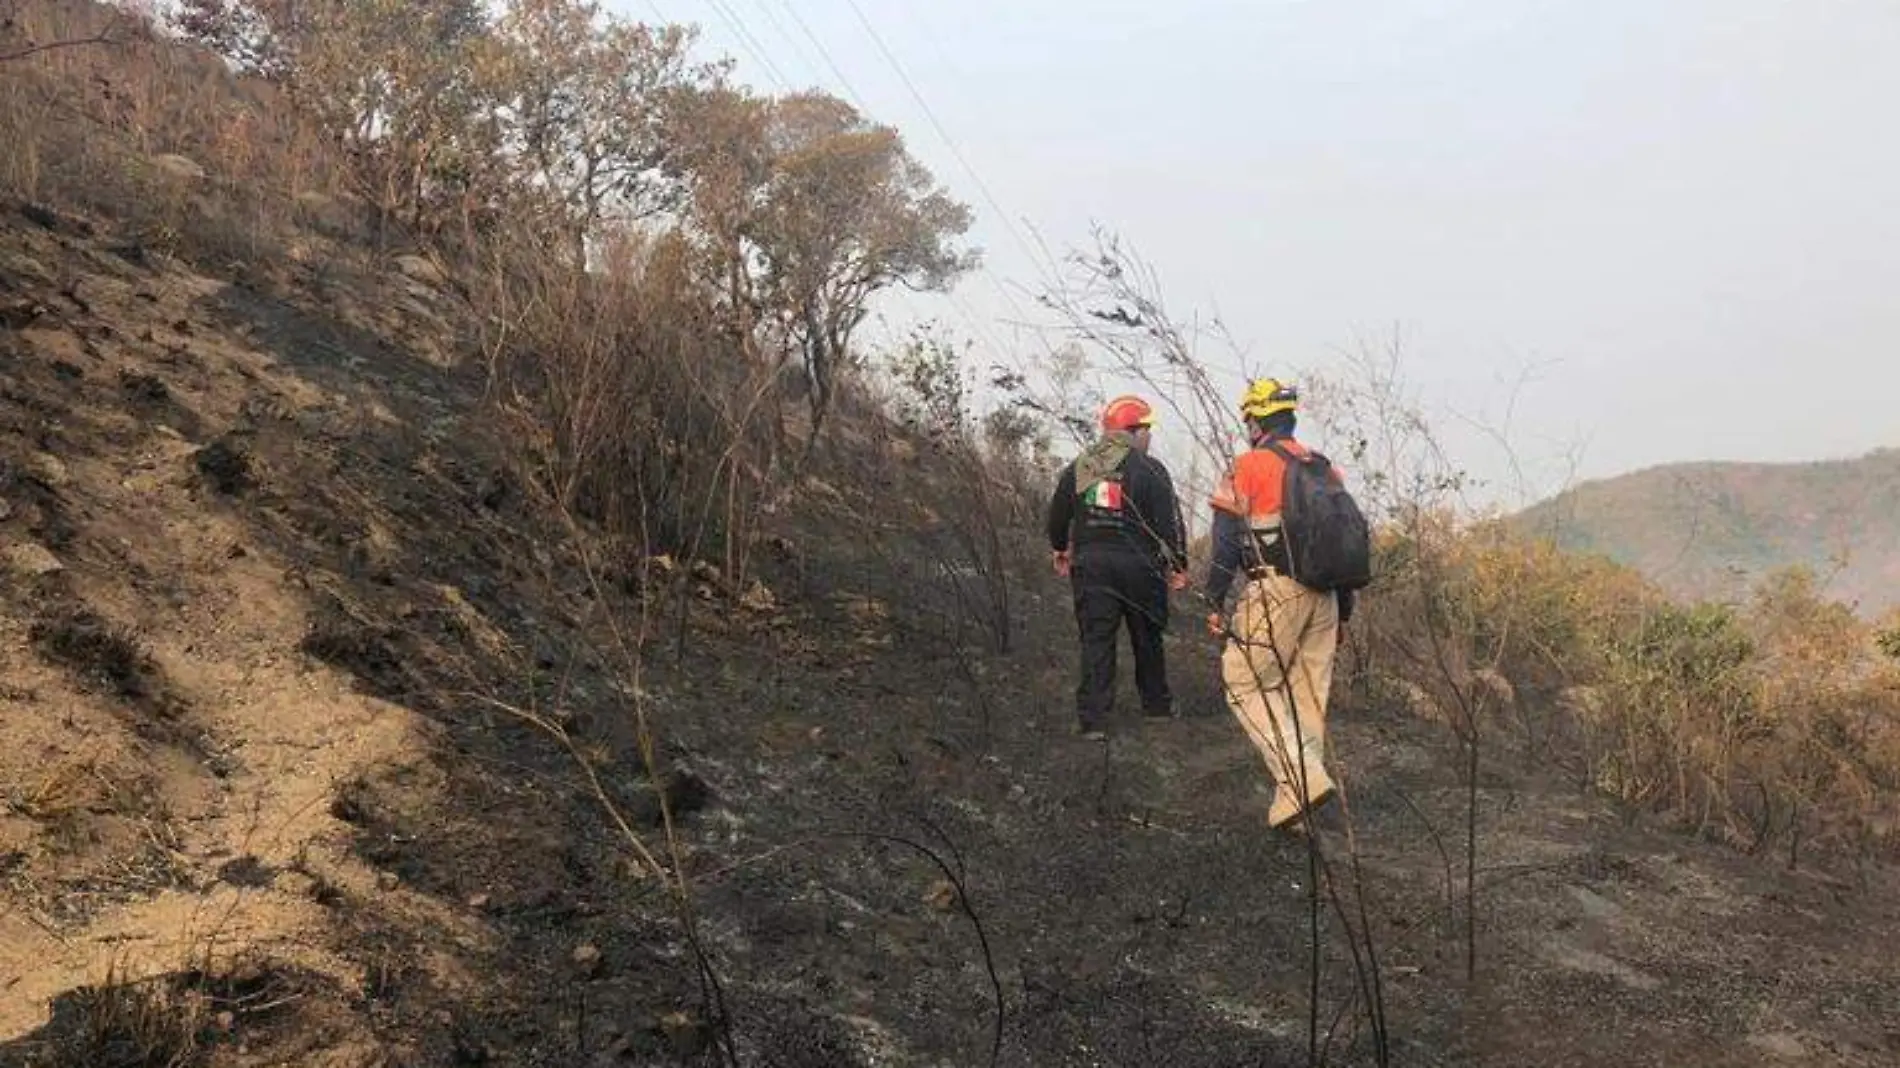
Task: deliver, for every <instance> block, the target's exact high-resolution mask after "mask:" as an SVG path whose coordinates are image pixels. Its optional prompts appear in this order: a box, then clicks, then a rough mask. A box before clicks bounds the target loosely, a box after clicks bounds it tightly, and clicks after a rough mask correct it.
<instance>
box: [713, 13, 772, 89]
mask: <svg viewBox="0 0 1900 1068" xmlns="http://www.w3.org/2000/svg"><path fill="white" fill-rule="evenodd" d="M706 2H707V3H709V4H711V5H712V9H713V10H714V11H716V12H718V14H719V17H720V18H721V19H723V20H724V21H725V23H726V26H727V28H729V29H731V30H732V32H733V35H734V36H735V37H737V38H738V41H739V44H740V46H741V47H743V48H744V49H745V50H746V51H747V52H749V53H751V55H752V58H753V59H755V60H757V61H758V63H759V66H760V67H762V68H763V69H764V70H765V73H766V75H767V76H768V77H770V78H771V79H772V83H773V84H774V85H775V86H777V87H778V89H779V91H780V92H789V91H790V86H791V81H790V79H788V78H786V77H785V74H784V72H783V71H781V70H779V69H778V65H777V64H775V63H773V62H772V57H770V56H768V55H766V54H765V49H764V48H763V47H761V46H760V45H759V42H758V40H757V39H756V38H754V37H753V36H752V33H751V31H750V30H747V29H746V25H745V20H744V19H742V18H740V17H739V16H738V14H737V13H735V12H734V11H733V10H732V8H730V7H728V6H726V4H725V3H724V2H723V0H706Z"/></svg>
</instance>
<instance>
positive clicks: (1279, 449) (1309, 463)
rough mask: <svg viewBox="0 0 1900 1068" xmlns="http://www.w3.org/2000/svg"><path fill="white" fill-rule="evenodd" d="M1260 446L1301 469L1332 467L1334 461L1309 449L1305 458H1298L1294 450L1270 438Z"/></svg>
mask: <svg viewBox="0 0 1900 1068" xmlns="http://www.w3.org/2000/svg"><path fill="white" fill-rule="evenodd" d="M1260 445H1261V447H1262V448H1264V449H1266V450H1267V451H1268V452H1271V453H1273V454H1274V455H1275V456H1278V457H1279V458H1280V459H1282V460H1285V461H1286V462H1287V463H1289V464H1295V465H1298V466H1300V467H1319V468H1322V469H1324V468H1328V467H1331V466H1332V461H1330V460H1328V459H1326V455H1325V454H1324V453H1322V452H1319V451H1318V450H1316V449H1307V450H1306V455H1305V456H1296V455H1294V454H1293V452H1292V450H1290V449H1288V448H1287V447H1286V446H1284V445H1282V444H1280V443H1279V441H1278V440H1276V439H1274V438H1268V439H1267V440H1265V441H1263V442H1261V443H1260Z"/></svg>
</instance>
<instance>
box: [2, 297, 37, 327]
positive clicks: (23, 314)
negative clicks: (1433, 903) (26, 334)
mask: <svg viewBox="0 0 1900 1068" xmlns="http://www.w3.org/2000/svg"><path fill="white" fill-rule="evenodd" d="M45 314H46V305H44V304H41V303H40V302H39V301H36V300H16V301H10V302H8V303H7V304H6V305H4V306H0V326H4V327H6V328H7V329H8V330H22V329H25V328H26V327H27V326H28V325H29V324H31V323H32V322H33V320H35V319H38V318H39V317H40V316H42V315H45Z"/></svg>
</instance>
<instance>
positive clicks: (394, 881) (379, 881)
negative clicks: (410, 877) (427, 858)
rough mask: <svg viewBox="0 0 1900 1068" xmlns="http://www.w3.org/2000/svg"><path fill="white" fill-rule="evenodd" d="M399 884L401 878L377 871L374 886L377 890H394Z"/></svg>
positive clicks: (392, 873) (394, 874)
mask: <svg viewBox="0 0 1900 1068" xmlns="http://www.w3.org/2000/svg"><path fill="white" fill-rule="evenodd" d="M401 884H402V876H400V875H397V874H396V873H395V872H393V871H379V872H377V873H376V886H377V887H378V888H379V889H382V890H394V889H395V888H396V887H398V886H400V885H401Z"/></svg>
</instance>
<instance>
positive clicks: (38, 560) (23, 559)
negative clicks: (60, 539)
mask: <svg viewBox="0 0 1900 1068" xmlns="http://www.w3.org/2000/svg"><path fill="white" fill-rule="evenodd" d="M7 566H9V567H11V568H13V570H15V571H17V572H19V573H20V574H22V575H26V576H28V577H29V578H39V577H41V576H43V575H57V574H59V573H60V572H61V571H64V570H66V565H65V564H62V563H60V562H59V557H57V556H54V555H53V553H52V551H51V550H49V549H48V548H47V547H46V546H44V545H41V544H40V543H39V542H36V541H28V542H21V543H20V544H18V545H9V546H7Z"/></svg>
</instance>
